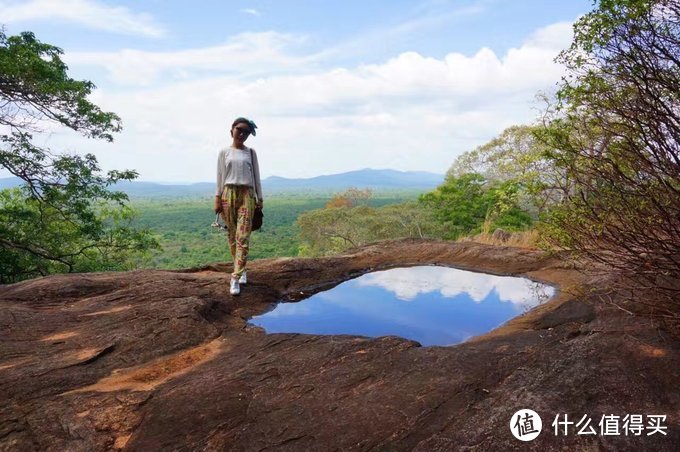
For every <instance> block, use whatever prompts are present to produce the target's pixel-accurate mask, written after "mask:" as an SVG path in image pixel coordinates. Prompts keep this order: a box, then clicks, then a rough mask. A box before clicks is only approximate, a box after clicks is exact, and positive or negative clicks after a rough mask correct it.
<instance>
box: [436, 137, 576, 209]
mask: <svg viewBox="0 0 680 452" xmlns="http://www.w3.org/2000/svg"><path fill="white" fill-rule="evenodd" d="M542 129H543V125H519V126H512V127H508V128H507V129H505V130H504V131H503V132H501V134H500V135H499V136H497V137H495V138H494V139H492V140H491V141H489V142H488V143H485V144H483V145H481V146H479V147H477V148H475V149H473V150H472V151H468V152H465V153H463V154H461V155H460V156H459V157H458V158H456V160H455V161H454V162H453V164H452V165H451V167H450V168H449V170H448V171H447V176H448V177H454V178H457V177H461V176H463V175H464V174H471V173H478V174H481V175H482V176H483V177H484V178H485V179H487V180H489V181H490V182H515V183H517V184H518V185H519V186H521V187H522V189H521V190H520V191H518V192H517V202H518V204H519V205H521V206H522V207H523V208H524V209H526V210H527V211H528V212H531V213H532V214H533V216H534V218H538V216H540V214H542V213H543V212H545V211H546V210H547V209H549V208H550V207H551V206H553V205H555V204H557V203H559V202H560V201H561V200H562V199H564V197H565V196H566V192H567V191H568V190H569V183H568V182H569V181H568V180H567V178H566V173H565V171H564V169H563V168H561V167H560V166H558V165H556V164H555V161H554V160H553V159H551V158H549V152H548V151H549V148H548V147H547V145H546V143H545V142H544V141H542V140H541V139H539V138H538V137H537V134H539V133H540V131H541V130H542ZM539 136H540V135H539Z"/></svg>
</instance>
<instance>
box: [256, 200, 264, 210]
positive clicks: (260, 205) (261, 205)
mask: <svg viewBox="0 0 680 452" xmlns="http://www.w3.org/2000/svg"><path fill="white" fill-rule="evenodd" d="M255 207H259V208H260V209H264V201H260V202H257V203H255Z"/></svg>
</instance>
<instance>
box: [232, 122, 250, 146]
mask: <svg viewBox="0 0 680 452" xmlns="http://www.w3.org/2000/svg"><path fill="white" fill-rule="evenodd" d="M231 136H232V137H234V140H235V141H239V142H241V143H243V142H244V141H246V140H247V139H248V137H249V136H250V127H248V124H245V123H243V122H239V123H238V124H236V125H235V126H234V127H233V128H232V129H231Z"/></svg>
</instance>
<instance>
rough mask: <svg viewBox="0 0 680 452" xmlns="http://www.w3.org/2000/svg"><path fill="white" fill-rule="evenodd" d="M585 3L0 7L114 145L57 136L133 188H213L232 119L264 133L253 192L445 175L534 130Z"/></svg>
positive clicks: (0, 3) (438, 0)
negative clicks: (111, 114)
mask: <svg viewBox="0 0 680 452" xmlns="http://www.w3.org/2000/svg"><path fill="white" fill-rule="evenodd" d="M590 9H591V2H590V1H582V0H552V1H551V0H543V1H540V0H465V1H462V0H461V1H455V0H450V1H447V0H423V1H416V0H411V1H402V0H393V1H385V0H380V1H379V0H363V1H355V0H346V1H343V2H331V1H320V0H317V1H313V0H306V1H303V0H290V1H285V0H279V1H275V0H266V1H265V0H262V1H257V0H253V1H247V0H246V1H241V2H232V1H219V2H218V1H199V2H185V1H160V0H153V1H136V2H132V1H129V2H121V1H102V0H96V1H95V0H58V1H57V0H32V1H31V0H29V1H26V0H24V1H20V2H19V1H12V0H0V11H2V12H0V23H2V24H4V25H5V28H6V32H7V33H8V34H15V33H18V32H20V31H23V30H31V31H33V32H35V33H36V35H37V36H38V38H39V39H41V40H43V41H45V42H49V43H51V44H55V45H58V46H59V47H61V48H63V49H64V51H65V56H64V59H65V61H66V62H67V63H68V64H69V67H70V69H71V74H72V75H73V76H75V77H77V78H84V79H89V80H92V81H94V82H95V84H96V85H97V86H98V90H97V91H96V92H95V93H94V94H93V96H92V99H93V100H94V101H95V102H97V103H98V104H100V105H101V106H102V107H103V108H105V109H108V110H112V111H115V112H117V113H118V114H119V115H121V117H122V118H123V125H124V131H123V132H122V133H121V134H120V135H119V136H118V137H117V139H116V142H115V143H114V144H104V143H97V142H93V141H91V140H85V139H83V138H80V137H78V136H76V135H75V134H72V133H65V132H63V131H60V130H57V129H53V130H50V131H49V133H47V134H45V135H44V137H43V140H44V143H45V144H46V145H48V146H51V147H53V148H55V149H60V150H65V151H67V152H93V153H95V154H96V155H97V157H98V159H99V161H100V162H101V164H102V166H103V167H104V168H105V169H113V168H134V169H137V170H138V171H139V172H140V179H141V180H156V181H175V182H192V181H194V182H195V181H206V180H212V179H213V173H214V166H215V159H216V155H217V151H218V149H219V148H220V147H221V146H225V145H228V128H227V127H226V126H225V125H226V124H227V123H230V122H231V119H232V118H234V117H236V116H240V115H246V116H249V117H252V118H253V119H254V120H255V121H256V122H257V123H258V125H259V126H260V129H259V132H260V133H258V136H257V137H253V138H251V139H250V140H249V141H248V143H247V144H250V145H251V146H253V147H254V148H255V149H257V150H258V154H259V155H260V164H261V170H262V174H263V175H264V176H269V175H279V176H286V177H312V176H316V175H320V174H330V173H338V172H343V171H349V170H353V169H360V168H367V167H371V168H393V169H398V170H423V171H432V172H438V173H444V172H445V171H446V169H447V168H448V167H449V166H450V164H451V163H452V162H453V160H454V159H455V157H456V156H457V155H460V153H462V152H464V151H467V150H470V149H473V148H474V147H475V146H478V145H480V144H483V143H484V142H486V141H488V140H489V139H491V138H493V136H495V135H496V134H498V133H499V132H501V131H502V130H503V129H504V128H505V127H507V126H509V125H512V124H519V123H526V122H531V121H532V120H534V119H535V118H536V116H537V114H538V109H539V108H540V105H539V104H538V103H537V101H536V100H535V95H536V94H537V93H538V92H539V91H543V92H550V91H551V90H553V89H554V87H555V84H556V83H557V82H558V81H559V78H560V76H561V74H562V68H560V67H559V66H558V65H557V64H555V63H554V62H553V61H552V60H553V58H554V56H555V55H556V54H557V52H559V50H560V49H562V48H564V47H566V46H568V44H569V42H570V40H571V24H572V23H573V22H574V20H576V18H577V17H578V16H579V15H582V14H584V13H586V12H588V11H589V10H590Z"/></svg>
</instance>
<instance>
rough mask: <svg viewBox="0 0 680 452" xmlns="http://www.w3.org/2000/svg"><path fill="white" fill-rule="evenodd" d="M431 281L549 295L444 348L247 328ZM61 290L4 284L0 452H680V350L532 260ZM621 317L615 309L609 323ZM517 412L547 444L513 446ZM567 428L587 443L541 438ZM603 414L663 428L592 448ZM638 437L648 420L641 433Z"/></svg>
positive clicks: (456, 254) (513, 257)
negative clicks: (538, 286) (437, 270)
mask: <svg viewBox="0 0 680 452" xmlns="http://www.w3.org/2000/svg"><path fill="white" fill-rule="evenodd" d="M422 264H437V265H448V266H454V267H457V268H463V269H468V270H480V271H486V272H490V273H497V274H512V275H523V276H527V277H530V278H533V279H536V280H540V281H543V282H547V283H551V284H555V285H557V286H558V287H559V289H560V290H559V291H558V294H557V295H556V296H555V297H554V298H553V299H552V300H551V301H550V302H548V303H546V304H544V305H542V306H539V307H538V308H535V309H534V310H532V311H531V312H529V313H527V314H525V315H523V316H520V317H518V318H516V319H514V320H512V321H511V322H509V323H508V324H507V325H506V326H503V327H501V328H499V329H497V330H494V331H492V332H491V333H489V334H486V335H483V336H479V337H477V338H474V339H472V340H470V341H468V342H466V343H463V344H460V345H457V346H452V347H420V346H419V344H417V343H415V342H412V341H409V340H405V339H401V338H398V337H382V338H375V339H371V338H363V337H354V336H344V335H335V336H316V335H301V334H271V335H270V334H265V333H264V332H263V331H262V330H261V329H259V328H255V327H249V326H247V319H248V318H250V317H251V316H253V315H255V314H259V313H262V312H264V311H266V310H267V309H270V308H271V307H272V306H273V303H275V302H276V301H277V300H280V299H282V298H286V299H288V300H291V301H292V300H299V299H301V298H304V297H307V296H309V295H311V294H312V293H314V292H317V291H319V290H325V289H328V288H331V287H332V286H334V285H336V284H338V283H340V282H342V281H344V280H346V279H349V278H353V277H356V276H358V275H361V274H363V273H366V272H369V271H373V270H376V269H385V268H390V267H401V266H408V265H422ZM229 267H230V266H228V265H226V264H215V265H212V266H208V267H205V268H201V269H193V270H187V271H181V272H171V271H152V270H140V271H133V272H125V273H92V274H80V275H59V276H51V277H47V278H42V279H36V280H32V281H27V282H22V283H19V284H13V285H8V286H0V400H2V403H1V404H0V450H59V451H62V450H70V451H80V450H82V451H86V450H87V451H91V450H111V449H126V450H145V451H146V450H164V449H181V450H196V449H201V450H249V451H250V450H257V451H261V450H291V451H300V450H323V451H327V450H385V449H388V450H418V451H437V450H442V451H449V450H461V449H463V450H466V449H474V450H484V451H486V450H509V449H516V448H518V447H520V446H521V447H522V448H524V449H529V450H546V449H549V450H553V449H559V450H562V449H564V450H567V449H578V450H591V449H592V450H595V449H608V450H677V447H678V444H680V425H679V424H680V391H678V390H677V384H678V381H680V380H679V378H678V377H679V375H678V374H679V373H680V372H679V371H680V341H678V337H677V335H676V334H675V333H673V332H672V331H671V330H669V329H668V328H665V327H664V326H663V324H662V323H660V322H659V321H658V320H656V319H654V318H650V317H640V316H633V315H630V314H629V313H627V312H626V311H627V310H630V309H632V308H631V307H630V306H628V305H625V306H624V305H623V304H622V303H624V302H623V301H621V300H619V299H618V298H616V295H615V294H614V295H613V297H614V298H612V300H613V301H614V302H616V304H613V303H605V302H602V301H600V298H599V297H598V295H599V294H602V293H603V292H604V291H606V290H607V289H608V285H607V280H606V279H599V280H596V279H595V278H593V277H588V276H587V275H584V274H582V273H580V272H578V271H577V270H574V269H571V268H569V267H568V266H567V265H566V264H564V263H563V262H562V261H560V260H559V259H558V258H555V257H552V258H551V257H548V256H546V255H544V254H543V253H540V252H537V251H529V250H523V249H518V248H509V247H493V246H485V245H480V244H474V243H465V244H455V243H447V242H438V241H411V240H408V241H396V242H386V243H381V244H377V245H373V246H370V247H366V248H363V249H358V250H353V251H352V252H351V253H350V254H346V255H343V256H340V257H333V258H324V259H288V258H286V259H268V260H260V261H255V262H253V263H252V264H250V269H249V273H248V277H249V280H250V281H252V282H251V283H250V284H248V285H247V286H245V288H244V290H243V292H242V294H241V296H240V297H232V296H230V295H229V287H228V279H229V276H228V274H227V272H228V271H229ZM617 305H618V306H617ZM521 408H530V409H533V410H534V411H536V412H538V413H539V414H540V416H541V417H542V420H543V432H542V433H541V435H540V436H538V438H537V439H536V440H534V441H532V442H527V443H522V442H520V441H518V440H517V439H515V438H514V437H513V436H512V434H511V432H510V429H509V423H510V420H511V417H512V415H513V413H515V412H516V411H517V410H519V409H521ZM558 414H560V415H564V414H567V415H568V416H569V420H570V421H571V420H573V421H578V420H579V419H580V418H581V417H582V416H583V415H588V416H589V417H590V418H591V419H592V424H591V425H592V426H593V427H594V429H595V431H596V432H597V434H596V435H577V434H576V430H575V427H574V426H571V427H570V430H569V432H568V435H567V436H564V435H560V436H555V434H554V431H553V427H552V426H551V423H552V422H553V420H554V418H555V416H556V415H558ZM603 414H614V415H619V416H621V417H622V418H623V416H624V415H626V414H642V415H653V414H654V415H656V414H665V415H666V416H667V418H666V421H665V422H664V423H663V425H665V426H666V428H667V430H666V431H665V432H666V433H667V435H665V436H664V435H662V434H654V435H651V436H647V432H648V431H647V430H645V431H643V433H642V436H640V437H633V436H631V435H628V436H626V435H624V433H623V431H622V425H623V423H622V421H621V424H620V425H621V434H620V435H618V436H616V435H614V436H604V435H602V434H600V427H599V426H598V423H599V421H600V419H601V416H602V415H603ZM646 423H647V420H646V418H645V424H646Z"/></svg>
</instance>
